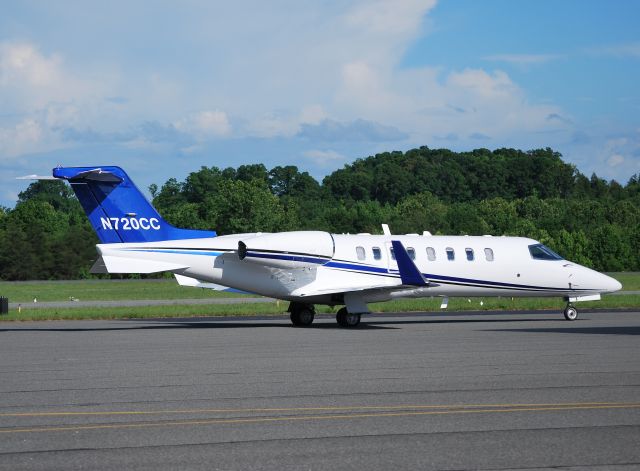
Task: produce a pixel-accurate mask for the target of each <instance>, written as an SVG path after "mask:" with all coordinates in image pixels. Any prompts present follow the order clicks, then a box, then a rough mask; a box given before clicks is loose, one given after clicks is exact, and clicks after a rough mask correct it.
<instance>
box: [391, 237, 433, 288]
mask: <svg viewBox="0 0 640 471" xmlns="http://www.w3.org/2000/svg"><path fill="white" fill-rule="evenodd" d="M391 245H392V246H393V253H394V254H395V256H396V262H398V271H399V272H400V279H401V280H402V284H403V285H409V286H427V285H428V284H429V283H428V282H427V281H426V280H425V279H424V277H423V276H422V273H420V270H418V267H416V264H415V263H413V260H411V257H409V254H408V253H407V251H406V250H405V248H404V246H403V245H402V242H400V241H399V240H392V241H391Z"/></svg>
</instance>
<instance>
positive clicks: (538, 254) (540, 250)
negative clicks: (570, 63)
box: [529, 244, 562, 260]
mask: <svg viewBox="0 0 640 471" xmlns="http://www.w3.org/2000/svg"><path fill="white" fill-rule="evenodd" d="M529 253H530V254H531V258H533V259H534V260H562V257H561V256H560V255H558V254H557V253H555V252H554V251H553V250H551V249H550V248H549V247H547V246H545V245H543V244H533V245H530V246H529Z"/></svg>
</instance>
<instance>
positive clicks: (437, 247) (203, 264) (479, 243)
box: [98, 231, 621, 305]
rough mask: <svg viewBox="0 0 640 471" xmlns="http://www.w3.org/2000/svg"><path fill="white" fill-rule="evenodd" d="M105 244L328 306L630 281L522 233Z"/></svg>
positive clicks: (105, 251) (552, 292)
mask: <svg viewBox="0 0 640 471" xmlns="http://www.w3.org/2000/svg"><path fill="white" fill-rule="evenodd" d="M392 240H398V241H400V242H401V243H402V245H403V246H404V247H405V248H406V250H407V252H408V254H409V255H410V257H411V258H412V260H413V263H414V264H415V266H416V267H417V268H418V269H419V271H420V272H421V273H422V276H423V277H424V279H425V280H426V281H427V285H426V286H423V287H415V286H406V285H403V283H402V280H401V278H400V274H399V272H398V265H397V262H396V260H395V256H394V254H393V251H392V248H391V241H392ZM98 249H99V251H100V253H101V255H102V256H103V257H107V258H108V259H111V260H113V259H116V258H118V259H120V258H121V257H122V259H123V261H124V260H127V261H128V262H126V263H127V264H128V263H133V264H135V263H136V260H137V261H138V262H139V264H140V267H143V266H145V264H146V263H149V264H151V265H150V266H152V265H153V264H163V263H164V264H166V266H167V267H171V270H172V271H173V272H174V273H179V274H181V275H183V276H187V277H190V278H194V279H197V280H202V281H205V282H211V283H216V284H220V285H224V286H228V287H230V288H234V289H238V290H242V291H247V292H252V293H256V294H260V295H263V296H269V297H274V298H279V299H286V300H290V301H298V302H308V303H319V304H329V305H333V304H341V303H343V302H344V297H343V296H344V293H347V292H357V293H360V294H359V296H361V298H362V301H363V302H375V301H385V300H389V299H393V298H400V297H430V296H445V297H449V296H450V297H455V296H509V297H511V296H557V297H564V298H569V297H577V296H589V295H594V294H601V293H607V292H612V291H617V290H619V289H620V287H621V286H620V283H619V282H618V281H617V280H615V279H613V278H611V277H609V276H606V275H604V274H602V273H599V272H597V271H594V270H591V269H589V268H587V267H584V266H581V265H579V264H576V263H573V262H570V261H567V260H564V259H562V258H560V257H558V256H555V254H554V253H553V252H551V251H548V252H546V251H545V250H548V249H546V247H544V246H543V245H542V244H540V243H539V242H537V241H535V240H533V239H529V238H523V237H504V236H502V237H491V236H432V235H369V234H358V235H349V234H330V233H327V232H322V231H297V232H283V233H275V234H264V233H255V234H234V235H229V236H219V237H213V238H204V239H189V240H171V241H160V242H143V243H126V244H100V245H98ZM554 256H555V257H554ZM167 269H169V268H167ZM110 271H112V270H110ZM139 271H140V272H144V270H143V269H140V270H139ZM150 271H153V270H150Z"/></svg>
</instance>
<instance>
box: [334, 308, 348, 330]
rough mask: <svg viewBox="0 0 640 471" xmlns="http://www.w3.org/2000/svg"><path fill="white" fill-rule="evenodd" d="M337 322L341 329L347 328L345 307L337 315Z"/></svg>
mask: <svg viewBox="0 0 640 471" xmlns="http://www.w3.org/2000/svg"><path fill="white" fill-rule="evenodd" d="M336 322H337V323H338V325H339V326H340V327H346V326H347V308H346V307H343V308H341V309H340V310H339V311H338V313H337V314H336Z"/></svg>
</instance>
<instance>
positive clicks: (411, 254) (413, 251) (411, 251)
mask: <svg viewBox="0 0 640 471" xmlns="http://www.w3.org/2000/svg"><path fill="white" fill-rule="evenodd" d="M407 253H408V254H409V258H410V259H411V260H415V259H416V249H414V248H413V247H407Z"/></svg>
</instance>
